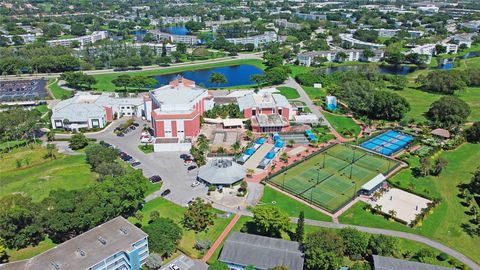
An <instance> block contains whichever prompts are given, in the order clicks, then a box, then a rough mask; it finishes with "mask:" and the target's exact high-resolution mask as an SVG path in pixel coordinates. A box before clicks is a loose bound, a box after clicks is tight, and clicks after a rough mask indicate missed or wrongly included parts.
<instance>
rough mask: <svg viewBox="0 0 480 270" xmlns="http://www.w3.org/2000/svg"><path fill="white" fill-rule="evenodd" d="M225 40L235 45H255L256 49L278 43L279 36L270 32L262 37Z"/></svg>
mask: <svg viewBox="0 0 480 270" xmlns="http://www.w3.org/2000/svg"><path fill="white" fill-rule="evenodd" d="M225 40H226V41H228V42H231V43H233V44H235V45H237V44H241V45H246V44H253V45H254V46H255V48H258V47H259V46H260V45H263V44H267V43H270V42H275V41H278V36H277V33H275V32H274V31H269V32H265V33H263V34H261V35H255V36H247V37H242V38H226V39H225Z"/></svg>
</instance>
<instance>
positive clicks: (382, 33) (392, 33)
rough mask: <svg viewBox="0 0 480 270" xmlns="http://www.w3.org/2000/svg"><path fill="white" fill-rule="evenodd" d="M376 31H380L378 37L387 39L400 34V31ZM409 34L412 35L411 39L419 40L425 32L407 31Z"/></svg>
mask: <svg viewBox="0 0 480 270" xmlns="http://www.w3.org/2000/svg"><path fill="white" fill-rule="evenodd" d="M375 31H378V36H379V37H387V38H392V37H394V36H396V35H397V34H398V32H400V31H401V30H400V29H384V28H382V29H375ZM407 33H408V34H409V35H410V38H419V37H422V36H423V35H424V34H425V32H423V31H416V30H407Z"/></svg>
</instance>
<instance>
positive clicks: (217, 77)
mask: <svg viewBox="0 0 480 270" xmlns="http://www.w3.org/2000/svg"><path fill="white" fill-rule="evenodd" d="M208 82H210V83H214V84H216V85H217V87H218V86H220V84H223V83H227V78H225V75H223V74H222V73H218V72H213V73H212V75H210V78H209V79H208Z"/></svg>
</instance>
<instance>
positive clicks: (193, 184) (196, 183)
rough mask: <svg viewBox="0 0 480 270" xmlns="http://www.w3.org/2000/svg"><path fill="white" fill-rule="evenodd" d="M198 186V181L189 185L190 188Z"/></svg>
mask: <svg viewBox="0 0 480 270" xmlns="http://www.w3.org/2000/svg"><path fill="white" fill-rule="evenodd" d="M199 185H200V182H198V181H195V182H193V183H192V184H191V186H192V187H196V186H199Z"/></svg>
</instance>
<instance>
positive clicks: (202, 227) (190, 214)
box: [183, 198, 214, 232]
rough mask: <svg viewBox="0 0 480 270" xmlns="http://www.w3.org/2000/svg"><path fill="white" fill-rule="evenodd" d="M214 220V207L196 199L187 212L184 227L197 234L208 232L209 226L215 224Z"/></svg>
mask: <svg viewBox="0 0 480 270" xmlns="http://www.w3.org/2000/svg"><path fill="white" fill-rule="evenodd" d="M213 218H214V213H213V212H212V206H211V205H210V204H208V203H205V202H203V200H202V199H201V198H196V199H195V200H193V202H192V203H190V205H189V206H188V209H187V211H185V214H184V216H183V225H184V226H185V228H187V229H190V230H193V231H195V232H202V231H207V230H208V226H211V225H213V223H214V221H213Z"/></svg>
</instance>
